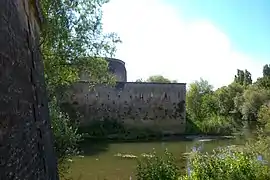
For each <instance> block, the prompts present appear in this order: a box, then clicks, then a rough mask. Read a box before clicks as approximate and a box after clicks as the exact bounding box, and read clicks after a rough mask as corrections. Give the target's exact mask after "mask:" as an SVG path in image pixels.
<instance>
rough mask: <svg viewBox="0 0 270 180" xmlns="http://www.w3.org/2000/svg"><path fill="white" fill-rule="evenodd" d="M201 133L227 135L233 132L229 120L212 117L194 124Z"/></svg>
mask: <svg viewBox="0 0 270 180" xmlns="http://www.w3.org/2000/svg"><path fill="white" fill-rule="evenodd" d="M196 124H197V126H198V127H199V129H200V130H201V132H202V133H205V134H220V135H229V134H231V133H232V132H233V123H232V120H231V119H230V118H227V117H224V116H218V115H212V116H210V117H209V118H207V119H205V120H203V121H198V122H196Z"/></svg>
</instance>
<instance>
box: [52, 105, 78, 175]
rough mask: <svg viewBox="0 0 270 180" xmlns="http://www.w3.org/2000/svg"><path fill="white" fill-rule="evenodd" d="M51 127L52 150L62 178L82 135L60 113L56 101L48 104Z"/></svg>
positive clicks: (76, 151) (65, 115) (76, 152)
mask: <svg viewBox="0 0 270 180" xmlns="http://www.w3.org/2000/svg"><path fill="white" fill-rule="evenodd" d="M49 109H50V118H51V127H52V131H53V134H54V148H55V152H56V155H57V159H58V170H59V175H60V177H61V176H64V175H66V174H67V172H68V169H69V164H70V161H69V158H71V157H72V156H74V155H76V154H78V149H77V145H78V142H79V141H80V140H81V139H82V135H80V134H78V133H77V127H76V126H75V125H74V124H71V122H70V119H69V116H68V115H67V114H65V113H63V112H61V111H60V108H59V107H58V106H57V103H56V101H52V102H50V103H49Z"/></svg>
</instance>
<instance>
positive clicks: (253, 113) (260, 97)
mask: <svg viewBox="0 0 270 180" xmlns="http://www.w3.org/2000/svg"><path fill="white" fill-rule="evenodd" d="M243 98H244V102H243V105H242V107H241V111H242V115H243V119H244V120H246V121H256V120H257V119H258V111H259V109H260V107H261V106H262V105H263V104H265V103H268V101H269V100H270V94H269V91H267V90H265V89H260V88H259V87H257V86H251V87H249V88H248V89H247V90H246V91H245V92H244V94H243Z"/></svg>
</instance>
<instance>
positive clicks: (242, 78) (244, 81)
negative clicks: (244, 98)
mask: <svg viewBox="0 0 270 180" xmlns="http://www.w3.org/2000/svg"><path fill="white" fill-rule="evenodd" d="M234 82H236V83H239V84H241V85H243V86H244V87H246V86H248V85H250V84H252V78H251V73H250V72H249V71H248V70H245V71H243V70H239V69H237V75H235V77H234Z"/></svg>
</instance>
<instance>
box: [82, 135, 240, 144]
mask: <svg viewBox="0 0 270 180" xmlns="http://www.w3.org/2000/svg"><path fill="white" fill-rule="evenodd" d="M235 138H236V136H222V135H204V134H201V135H186V134H170V135H164V136H162V137H159V136H149V137H147V138H145V137H144V138H140V137H138V138H129V137H125V138H123V137H121V136H119V135H109V136H107V137H95V136H85V137H84V139H85V141H108V142H116V143H120V142H123V143H124V142H127V143H131V142H134V143H136V142H160V141H162V142H173V141H194V140H198V141H210V140H228V139H235Z"/></svg>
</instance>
